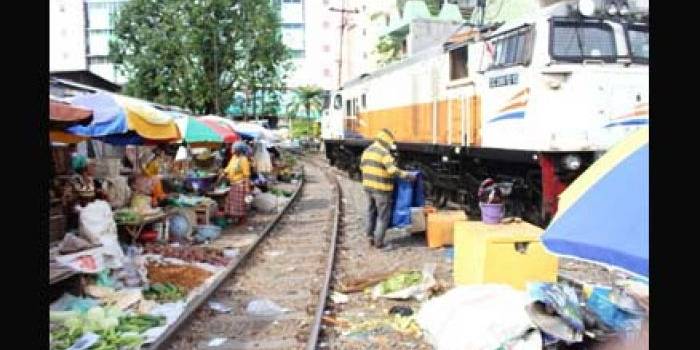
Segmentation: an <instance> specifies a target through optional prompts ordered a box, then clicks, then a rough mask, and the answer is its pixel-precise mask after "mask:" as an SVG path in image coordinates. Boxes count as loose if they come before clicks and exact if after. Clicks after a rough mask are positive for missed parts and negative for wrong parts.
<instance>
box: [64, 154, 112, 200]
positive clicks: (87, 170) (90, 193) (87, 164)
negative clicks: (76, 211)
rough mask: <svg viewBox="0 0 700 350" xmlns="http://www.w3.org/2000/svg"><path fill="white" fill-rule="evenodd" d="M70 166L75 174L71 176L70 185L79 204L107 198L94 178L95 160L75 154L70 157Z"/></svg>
mask: <svg viewBox="0 0 700 350" xmlns="http://www.w3.org/2000/svg"><path fill="white" fill-rule="evenodd" d="M71 167H72V168H73V171H75V173H76V175H74V176H73V177H72V178H71V186H72V187H73V191H74V192H75V194H77V196H78V201H77V202H78V203H77V204H80V206H85V205H87V204H88V203H90V202H92V201H93V200H95V199H102V200H107V195H106V194H105V193H104V191H102V186H101V183H100V182H99V181H97V180H95V178H94V176H95V161H94V160H88V159H87V157H85V156H83V155H80V154H76V155H74V156H73V158H72V159H71Z"/></svg>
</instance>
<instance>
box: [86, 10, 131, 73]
mask: <svg viewBox="0 0 700 350" xmlns="http://www.w3.org/2000/svg"><path fill="white" fill-rule="evenodd" d="M127 1H128V0H85V40H86V47H85V55H86V57H87V66H88V69H89V70H90V71H91V72H93V73H95V74H97V75H99V76H101V77H103V78H105V79H107V80H109V81H112V82H115V83H117V84H123V83H125V82H126V78H125V77H124V75H122V74H120V73H119V72H118V71H117V69H116V67H115V66H114V64H113V63H112V62H111V61H110V59H109V41H110V39H111V38H112V36H113V33H114V23H115V20H116V15H117V13H118V12H119V8H120V7H121V6H122V5H124V3H126V2H127Z"/></svg>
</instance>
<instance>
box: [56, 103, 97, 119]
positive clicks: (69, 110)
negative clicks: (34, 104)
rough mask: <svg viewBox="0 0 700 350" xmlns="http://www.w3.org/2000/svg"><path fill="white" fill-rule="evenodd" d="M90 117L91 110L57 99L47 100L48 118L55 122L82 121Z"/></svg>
mask: <svg viewBox="0 0 700 350" xmlns="http://www.w3.org/2000/svg"><path fill="white" fill-rule="evenodd" d="M90 118H92V111H91V110H89V109H86V108H82V107H77V106H73V105H70V104H68V103H65V102H61V101H57V100H53V99H51V100H49V120H51V121H55V122H84V121H88V120H89V119H90Z"/></svg>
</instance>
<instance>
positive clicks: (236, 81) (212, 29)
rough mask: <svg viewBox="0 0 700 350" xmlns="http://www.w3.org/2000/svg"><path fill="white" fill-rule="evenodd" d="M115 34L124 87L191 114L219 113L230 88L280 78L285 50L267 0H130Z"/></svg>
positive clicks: (273, 83)
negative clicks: (123, 76) (124, 80)
mask: <svg viewBox="0 0 700 350" xmlns="http://www.w3.org/2000/svg"><path fill="white" fill-rule="evenodd" d="M115 37H116V39H115V40H114V41H113V42H112V43H111V50H110V53H111V56H112V58H113V60H114V62H115V63H117V64H118V65H119V67H120V69H122V71H123V72H124V73H125V74H126V75H127V77H128V82H127V84H126V85H125V92H126V93H128V94H131V95H135V96H138V97H142V98H145V99H149V100H153V101H155V102H158V103H163V104H171V105H178V106H183V107H187V108H188V109H190V110H193V111H194V112H196V113H215V114H222V112H223V111H224V110H225V109H226V108H227V107H228V106H229V104H230V103H231V102H232V101H233V100H234V99H233V97H234V94H235V92H236V91H241V90H243V91H250V90H255V89H256V88H257V87H258V86H278V85H280V80H281V79H282V78H283V77H284V73H283V70H284V68H285V67H286V65H285V62H286V61H287V60H288V57H289V53H288V50H287V49H286V47H285V46H284V44H283V43H282V36H281V31H280V20H279V14H278V13H277V11H276V9H275V8H274V7H273V6H272V4H271V2H269V1H260V0H197V1H191V0H131V1H129V2H127V3H125V4H124V6H123V7H122V8H121V10H120V13H119V15H118V18H117V21H116V24H115ZM270 72H274V73H270Z"/></svg>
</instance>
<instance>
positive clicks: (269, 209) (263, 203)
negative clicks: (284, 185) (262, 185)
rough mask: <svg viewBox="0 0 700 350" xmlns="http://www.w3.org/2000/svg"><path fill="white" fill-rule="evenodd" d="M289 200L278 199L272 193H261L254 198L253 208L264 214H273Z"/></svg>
mask: <svg viewBox="0 0 700 350" xmlns="http://www.w3.org/2000/svg"><path fill="white" fill-rule="evenodd" d="M287 201H288V199H286V198H284V197H278V196H275V195H274V194H271V193H261V194H258V195H256V196H255V198H253V206H255V208H256V209H257V210H258V211H260V212H263V213H273V212H276V211H279V210H280V209H281V208H282V207H284V204H285V203H287Z"/></svg>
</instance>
